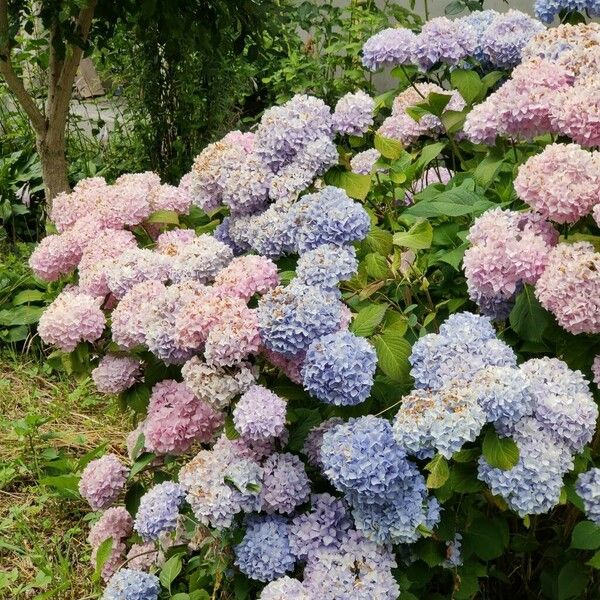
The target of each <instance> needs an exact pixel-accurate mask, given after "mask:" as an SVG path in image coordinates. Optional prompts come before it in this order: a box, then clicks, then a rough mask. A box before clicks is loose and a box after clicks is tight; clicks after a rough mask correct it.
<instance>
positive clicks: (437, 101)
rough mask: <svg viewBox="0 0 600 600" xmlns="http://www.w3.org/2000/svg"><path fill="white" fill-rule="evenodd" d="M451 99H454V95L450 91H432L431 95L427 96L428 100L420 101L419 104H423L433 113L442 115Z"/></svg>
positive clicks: (438, 115) (437, 115)
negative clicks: (446, 92) (439, 92)
mask: <svg viewBox="0 0 600 600" xmlns="http://www.w3.org/2000/svg"><path fill="white" fill-rule="evenodd" d="M450 100H452V95H451V94H449V93H448V94H438V93H436V92H431V93H430V94H429V96H427V100H426V101H425V102H419V106H422V107H423V108H425V109H426V110H428V111H429V112H430V113H431V114H432V115H435V116H436V117H441V116H442V113H443V112H444V109H445V108H446V106H448V102H450Z"/></svg>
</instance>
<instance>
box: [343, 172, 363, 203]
mask: <svg viewBox="0 0 600 600" xmlns="http://www.w3.org/2000/svg"><path fill="white" fill-rule="evenodd" d="M337 185H339V187H341V188H342V189H344V190H345V191H346V193H347V194H348V196H350V198H354V199H355V200H364V199H365V198H366V197H367V194H368V193H369V190H370V189H371V176H370V175H359V174H358V173H351V172H350V171H343V172H342V173H340V174H339V177H338V183H337Z"/></svg>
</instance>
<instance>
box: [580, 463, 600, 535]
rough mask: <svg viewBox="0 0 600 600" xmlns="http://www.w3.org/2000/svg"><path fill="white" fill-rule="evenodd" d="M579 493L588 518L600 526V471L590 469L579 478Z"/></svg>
mask: <svg viewBox="0 0 600 600" xmlns="http://www.w3.org/2000/svg"><path fill="white" fill-rule="evenodd" d="M577 493H578V494H579V496H580V497H581V499H582V500H583V506H584V508H585V514H586V516H587V518H588V519H590V520H591V521H594V523H597V524H598V525H600V469H598V468H595V469H590V470H589V471H586V472H585V473H581V474H580V475H579V477H577Z"/></svg>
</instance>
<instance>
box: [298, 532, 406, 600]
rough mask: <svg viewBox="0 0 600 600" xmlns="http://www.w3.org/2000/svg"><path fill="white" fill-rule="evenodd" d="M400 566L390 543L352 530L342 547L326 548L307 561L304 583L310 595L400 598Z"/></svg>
mask: <svg viewBox="0 0 600 600" xmlns="http://www.w3.org/2000/svg"><path fill="white" fill-rule="evenodd" d="M396 566H397V565H396V561H395V558H394V555H393V553H392V551H391V548H390V547H387V546H381V545H379V544H375V543H373V542H371V541H369V540H367V539H366V538H365V537H364V536H363V535H362V534H361V533H359V532H357V531H350V532H349V533H348V536H347V537H346V538H345V539H344V541H343V543H342V545H341V547H340V550H337V551H336V550H322V551H321V552H319V553H318V554H317V556H316V557H315V558H314V559H313V560H311V561H310V562H309V563H308V564H307V566H306V569H305V571H304V586H305V587H306V589H307V591H308V592H309V597H310V598H323V599H325V598H326V599H327V600H366V599H367V598H369V599H373V600H375V599H377V600H397V598H398V596H399V595H400V588H399V587H398V584H397V583H396V580H395V579H394V576H393V574H392V569H394V568H396Z"/></svg>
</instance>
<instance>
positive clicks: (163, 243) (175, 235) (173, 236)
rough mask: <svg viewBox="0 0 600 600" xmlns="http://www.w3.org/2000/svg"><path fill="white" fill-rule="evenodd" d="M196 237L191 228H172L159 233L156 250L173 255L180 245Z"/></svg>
mask: <svg viewBox="0 0 600 600" xmlns="http://www.w3.org/2000/svg"><path fill="white" fill-rule="evenodd" d="M195 237H196V232H195V231H194V230H193V229H172V230H171V231H165V232H164V233H161V234H160V235H159V236H158V238H157V240H156V250H157V251H158V252H160V253H161V254H167V255H169V256H175V255H176V254H177V250H178V248H179V247H180V246H184V245H185V244H189V243H190V242H191V241H192V240H193V239H194V238H195Z"/></svg>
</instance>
